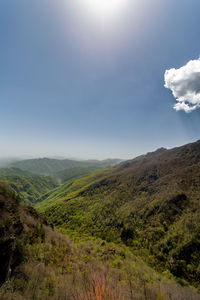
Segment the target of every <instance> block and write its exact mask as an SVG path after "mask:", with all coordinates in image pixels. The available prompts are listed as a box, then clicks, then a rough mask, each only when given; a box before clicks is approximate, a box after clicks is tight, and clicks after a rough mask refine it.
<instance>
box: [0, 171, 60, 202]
mask: <svg viewBox="0 0 200 300" xmlns="http://www.w3.org/2000/svg"><path fill="white" fill-rule="evenodd" d="M0 182H4V183H6V184H8V185H9V186H10V187H11V188H13V189H14V190H15V191H16V192H17V193H18V194H19V195H20V197H21V198H22V199H23V201H25V202H30V203H33V204H34V203H35V202H36V201H37V199H38V198H40V197H41V196H42V195H43V194H46V193H47V192H49V191H50V190H52V189H54V188H55V187H56V186H57V185H58V184H57V182H56V181H55V180H54V179H53V178H51V177H49V176H39V175H35V174H32V173H30V172H28V171H22V170H20V169H17V168H4V169H0Z"/></svg>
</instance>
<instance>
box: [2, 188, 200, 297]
mask: <svg viewBox="0 0 200 300" xmlns="http://www.w3.org/2000/svg"><path fill="white" fill-rule="evenodd" d="M0 214H1V220H0V249H1V251H0V299H2V300H11V299H21V300H31V299H38V300H43V299H55V300H56V299H57V300H58V299H61V300H65V299H69V300H73V299H77V300H79V299H80V300H82V299H85V300H100V299H108V300H122V299H124V300H132V299H138V300H139V299H149V300H154V299H166V300H170V299H171V300H178V299H182V300H187V299H191V300H198V299H199V294H198V293H197V291H196V290H195V289H193V288H191V287H182V286H180V285H178V284H177V283H175V281H174V280H173V278H172V279H167V274H163V275H160V274H158V273H157V272H156V271H154V270H153V269H151V268H150V267H148V266H147V265H146V264H144V263H143V262H142V261H141V259H139V258H137V257H136V256H135V255H134V254H133V253H132V252H131V251H130V250H129V249H128V248H127V247H126V246H123V245H115V244H113V243H107V242H105V241H103V240H101V239H98V240H97V239H96V240H95V239H90V240H87V241H84V240H81V238H79V242H78V243H76V244H75V243H74V242H72V241H71V240H70V239H69V238H67V237H66V236H65V235H63V234H60V233H58V232H56V231H55V230H53V228H52V226H50V225H49V224H48V222H47V221H46V220H45V219H44V217H42V216H40V215H39V214H38V213H37V211H36V210H35V209H34V208H33V207H31V206H27V205H25V204H24V203H23V202H21V201H20V198H19V196H17V195H16V193H14V192H13V191H12V190H10V189H9V188H8V187H7V186H5V185H2V184H1V185H0Z"/></svg>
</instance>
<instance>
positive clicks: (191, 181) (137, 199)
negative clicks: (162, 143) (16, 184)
mask: <svg viewBox="0 0 200 300" xmlns="http://www.w3.org/2000/svg"><path fill="white" fill-rule="evenodd" d="M38 209H39V210H40V211H42V212H44V213H45V214H46V216H47V217H48V218H49V220H50V221H51V222H53V223H54V224H55V225H56V226H57V227H59V228H63V229H64V230H66V231H67V232H69V233H70V232H72V233H73V232H78V233H79V234H80V235H85V234H87V235H90V236H93V237H96V238H101V239H104V240H106V241H107V242H115V243H123V244H124V245H126V246H128V247H130V248H131V249H132V251H134V253H136V254H137V255H140V256H142V257H143V259H145V260H146V261H147V262H148V264H150V265H151V266H153V267H155V268H156V269H157V270H159V271H162V272H169V273H170V274H172V275H173V276H175V277H177V278H179V279H180V281H181V282H183V281H187V282H190V284H193V285H194V286H196V287H200V266H199V261H200V234H199V232H200V141H197V142H195V143H192V144H188V145H184V146H182V147H177V148H174V149H171V150H166V149H163V148H162V149H159V150H157V151H155V152H152V153H147V154H146V155H142V156H140V157H137V158H135V159H133V160H129V161H126V162H122V163H120V164H119V165H116V166H114V167H112V168H108V169H107V170H105V171H104V170H103V171H99V172H97V173H95V174H92V175H89V176H84V177H82V178H79V179H78V180H76V179H75V180H72V181H71V182H67V183H66V184H64V185H62V186H60V187H59V188H57V189H56V190H54V191H53V192H52V193H50V194H49V195H48V196H47V197H46V198H44V199H43V201H42V202H41V203H39V204H38Z"/></svg>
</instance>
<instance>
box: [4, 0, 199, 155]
mask: <svg viewBox="0 0 200 300" xmlns="http://www.w3.org/2000/svg"><path fill="white" fill-rule="evenodd" d="M94 1H96V0H94ZM125 1H126V5H124V7H123V10H122V11H121V12H120V13H119V12H118V14H117V15H116V16H115V15H114V13H113V15H110V16H109V17H108V16H106V18H104V19H103V18H102V16H101V17H100V16H99V15H98V13H97V14H95V13H94V11H92V10H90V9H89V8H88V6H87V3H89V2H87V1H85V2H84V0H82V4H81V0H59V1H58V0H34V1H31V0H17V1H16V0H1V1H0V101H1V106H0V136H1V149H0V156H2V157H4V156H54V155H61V156H66V157H79V158H108V157H121V158H131V157H134V156H136V155H139V154H141V153H145V152H148V151H152V150H154V149H156V148H159V147H161V146H164V147H167V148H170V147H174V146H178V145H182V144H185V143H188V142H191V141H195V140H197V139H199V138H200V134H199V132H200V119H199V117H200V110H198V109H197V110H195V111H193V112H192V113H185V112H184V111H175V110H174V109H173V106H174V102H175V99H174V98H173V96H172V94H171V92H170V90H168V89H166V88H164V73H165V70H166V69H170V68H180V67H181V66H184V65H185V64H186V63H187V62H188V61H190V60H193V59H198V58H199V55H200V39H199V37H200V26H199V23H200V21H199V12H200V1H199V0H190V1H188V0H176V1H174V0H166V1H165V0H164V1H163V0H141V1H136V0H135V1H134V0H125ZM83 2H84V4H83ZM138 2H139V3H138ZM88 5H89V4H88Z"/></svg>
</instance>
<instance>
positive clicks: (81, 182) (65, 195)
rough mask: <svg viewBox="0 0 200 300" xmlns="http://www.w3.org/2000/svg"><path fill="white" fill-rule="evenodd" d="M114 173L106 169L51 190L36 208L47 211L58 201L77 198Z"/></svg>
mask: <svg viewBox="0 0 200 300" xmlns="http://www.w3.org/2000/svg"><path fill="white" fill-rule="evenodd" d="M111 172H112V168H108V169H104V170H102V171H98V172H95V173H93V174H90V175H85V176H82V177H80V178H77V179H73V180H70V181H68V182H66V183H65V184H63V185H61V186H59V187H57V188H55V189H54V190H51V191H50V192H49V193H47V194H44V195H43V196H42V197H41V198H39V199H38V202H37V203H36V207H37V208H38V209H39V210H40V211H45V210H46V208H49V207H50V206H51V205H54V204H55V203H57V201H59V202H62V201H67V200H68V199H72V198H76V197H77V195H79V194H80V193H82V192H84V191H85V189H86V188H87V187H89V186H90V185H92V184H94V183H95V182H98V181H99V180H100V179H102V178H104V177H106V176H108V174H110V173H111Z"/></svg>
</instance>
